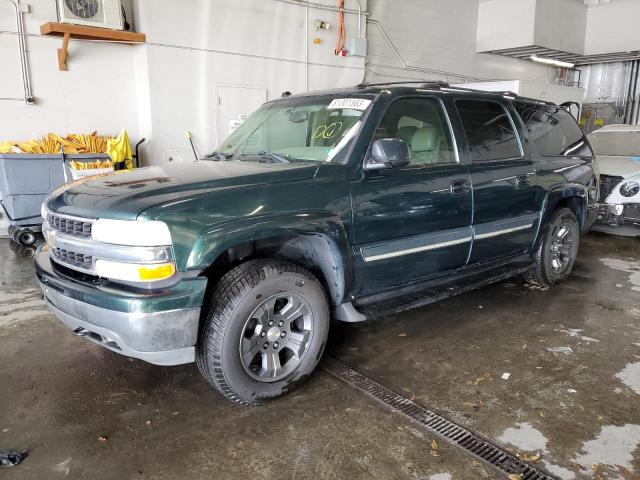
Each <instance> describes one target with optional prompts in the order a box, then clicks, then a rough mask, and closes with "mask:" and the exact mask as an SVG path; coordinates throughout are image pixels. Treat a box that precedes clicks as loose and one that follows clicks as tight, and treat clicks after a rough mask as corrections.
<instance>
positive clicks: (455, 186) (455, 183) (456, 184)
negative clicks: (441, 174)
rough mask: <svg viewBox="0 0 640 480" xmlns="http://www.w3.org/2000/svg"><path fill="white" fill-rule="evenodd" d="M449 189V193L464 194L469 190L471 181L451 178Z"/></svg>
mask: <svg viewBox="0 0 640 480" xmlns="http://www.w3.org/2000/svg"><path fill="white" fill-rule="evenodd" d="M449 191H450V192H451V195H466V194H467V193H469V192H470V191H471V183H469V180H465V179H457V180H451V183H450V184H449Z"/></svg>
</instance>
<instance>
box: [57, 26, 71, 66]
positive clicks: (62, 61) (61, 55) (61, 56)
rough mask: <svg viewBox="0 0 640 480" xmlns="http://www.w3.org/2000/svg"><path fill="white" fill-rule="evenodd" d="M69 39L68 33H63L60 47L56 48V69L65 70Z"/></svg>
mask: <svg viewBox="0 0 640 480" xmlns="http://www.w3.org/2000/svg"><path fill="white" fill-rule="evenodd" d="M70 39H71V34H70V33H65V34H64V37H63V39H62V48H59V49H58V69H59V70H61V71H63V72H66V71H67V55H68V53H69V40H70Z"/></svg>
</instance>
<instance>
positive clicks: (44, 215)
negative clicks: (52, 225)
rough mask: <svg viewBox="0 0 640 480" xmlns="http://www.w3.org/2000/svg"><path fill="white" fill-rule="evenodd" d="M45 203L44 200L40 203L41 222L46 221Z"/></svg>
mask: <svg viewBox="0 0 640 480" xmlns="http://www.w3.org/2000/svg"><path fill="white" fill-rule="evenodd" d="M46 203H47V201H46V200H45V201H44V202H42V205H41V206H40V216H41V217H42V219H43V220H46V219H47V206H46Z"/></svg>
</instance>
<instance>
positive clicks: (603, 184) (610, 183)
mask: <svg viewBox="0 0 640 480" xmlns="http://www.w3.org/2000/svg"><path fill="white" fill-rule="evenodd" d="M622 180H623V178H622V177H614V176H612V175H600V201H601V202H605V201H606V200H607V197H608V196H609V195H611V192H613V189H614V188H616V186H617V185H618V184H619V183H620V182H622Z"/></svg>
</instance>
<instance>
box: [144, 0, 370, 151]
mask: <svg viewBox="0 0 640 480" xmlns="http://www.w3.org/2000/svg"><path fill="white" fill-rule="evenodd" d="M193 3H194V2H193V0H180V1H176V0H155V1H154V2H150V1H142V2H137V3H136V4H135V5H136V7H137V8H136V15H135V16H136V19H137V27H138V29H139V30H140V31H144V32H145V33H146V35H147V42H148V43H149V45H148V46H146V47H145V48H146V49H147V52H146V55H147V60H148V65H147V68H148V79H149V81H148V87H149V91H148V99H149V100H148V103H149V105H150V110H149V114H150V118H148V119H145V118H141V121H142V122H144V123H145V125H144V127H143V126H142V125H141V127H140V130H141V135H142V136H145V137H147V138H151V139H152V140H151V142H150V143H149V144H147V145H146V146H145V149H144V152H143V153H144V154H145V158H146V159H147V161H148V163H161V162H163V161H166V160H167V159H168V158H169V156H170V157H171V158H173V159H176V158H182V159H183V160H184V159H185V158H189V159H190V158H191V157H192V153H191V150H190V147H189V146H188V143H187V142H186V139H185V132H186V131H187V130H189V131H191V132H192V134H193V141H194V143H195V144H196V148H197V149H198V151H199V152H206V151H211V150H213V149H214V148H215V147H216V146H217V145H216V136H217V135H216V133H217V128H216V126H217V118H216V111H217V97H216V94H215V89H216V85H218V84H226V85H248V86H255V87H262V88H264V89H265V90H266V94H267V97H268V98H269V99H272V98H276V97H279V96H280V95H281V93H282V92H283V91H285V90H288V91H291V92H293V93H296V92H304V91H306V90H317V89H323V88H329V87H338V86H349V85H355V84H357V83H360V82H361V81H362V79H363V77H364V59H363V58H358V57H339V56H336V55H334V53H333V50H334V47H335V37H336V30H335V27H336V23H337V13H336V12H330V11H324V10H318V9H313V8H309V11H308V13H307V11H306V8H305V7H301V6H298V5H290V4H287V3H281V2H275V1H273V0H261V1H259V2H256V1H255V0H235V1H234V2H227V1H224V0H200V1H199V2H197V3H198V5H199V6H198V7H197V8H194V7H193V6H192V5H193ZM323 3H325V4H327V5H334V2H331V1H330V0H324V2H323ZM361 3H362V4H363V7H365V2H361ZM356 6H357V2H356V1H355V0H352V1H347V2H346V7H347V8H355V7H356ZM316 19H322V20H325V21H328V22H330V23H331V24H332V26H333V28H332V29H331V30H330V31H328V32H326V31H321V32H316V30H315V28H314V23H315V20H316ZM307 29H308V32H309V33H308V39H307ZM346 29H347V34H348V35H353V34H356V33H357V16H355V15H347V16H346ZM314 37H318V38H320V39H321V42H322V43H321V44H320V45H314V44H313V38H314ZM225 52H235V53H236V54H235V55H234V54H229V53H225ZM307 56H308V65H307V61H306V59H307ZM239 113H250V112H246V111H240V112H239Z"/></svg>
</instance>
